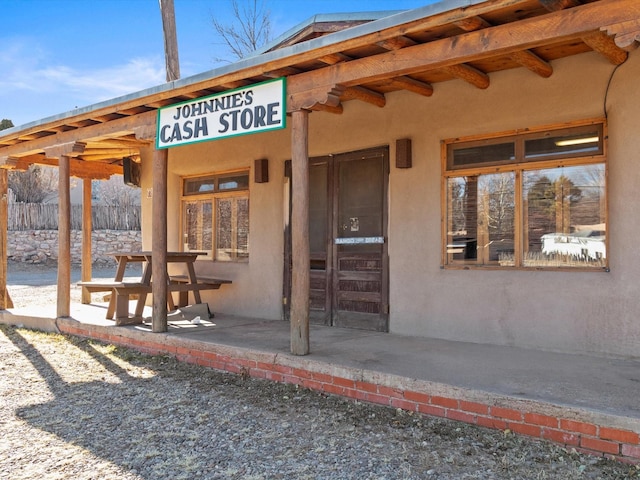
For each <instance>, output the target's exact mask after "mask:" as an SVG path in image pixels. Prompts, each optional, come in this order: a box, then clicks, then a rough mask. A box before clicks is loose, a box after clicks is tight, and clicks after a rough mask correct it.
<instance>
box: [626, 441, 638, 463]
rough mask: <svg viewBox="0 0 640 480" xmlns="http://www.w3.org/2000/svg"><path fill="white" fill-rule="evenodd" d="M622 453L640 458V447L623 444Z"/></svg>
mask: <svg viewBox="0 0 640 480" xmlns="http://www.w3.org/2000/svg"><path fill="white" fill-rule="evenodd" d="M622 455H624V456H625V457H633V458H635V459H638V460H640V447H637V446H635V445H622Z"/></svg>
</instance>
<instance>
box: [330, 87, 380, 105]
mask: <svg viewBox="0 0 640 480" xmlns="http://www.w3.org/2000/svg"><path fill="white" fill-rule="evenodd" d="M341 99H342V100H344V101H346V100H360V101H363V102H366V103H370V104H371V105H375V106H376V107H384V106H385V105H386V104H387V99H386V98H385V96H384V94H382V93H379V92H374V91H373V90H370V89H368V88H364V87H349V88H347V89H345V91H344V93H343V94H342V97H341Z"/></svg>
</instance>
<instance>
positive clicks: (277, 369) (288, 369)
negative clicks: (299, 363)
mask: <svg viewBox="0 0 640 480" xmlns="http://www.w3.org/2000/svg"><path fill="white" fill-rule="evenodd" d="M269 365H271V370H273V371H274V372H278V373H291V372H292V371H293V368H291V367H287V366H286V365H278V364H277V363H270V364H269Z"/></svg>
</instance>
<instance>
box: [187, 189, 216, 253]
mask: <svg viewBox="0 0 640 480" xmlns="http://www.w3.org/2000/svg"><path fill="white" fill-rule="evenodd" d="M183 205H184V229H183V250H184V251H190V250H191V251H201V252H207V253H208V254H210V253H211V251H212V247H213V245H212V233H213V232H212V223H213V215H212V213H213V212H212V204H211V201H210V200H207V201H202V200H201V201H195V202H184V204H183Z"/></svg>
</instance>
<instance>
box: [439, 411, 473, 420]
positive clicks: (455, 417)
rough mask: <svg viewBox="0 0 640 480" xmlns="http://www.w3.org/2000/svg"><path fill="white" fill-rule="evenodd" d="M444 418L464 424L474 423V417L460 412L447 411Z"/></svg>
mask: <svg viewBox="0 0 640 480" xmlns="http://www.w3.org/2000/svg"><path fill="white" fill-rule="evenodd" d="M446 417H447V418H450V419H451V420H457V421H459V422H465V423H476V416H475V415H471V414H470V413H467V412H461V411H460V410H447V413H446Z"/></svg>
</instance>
